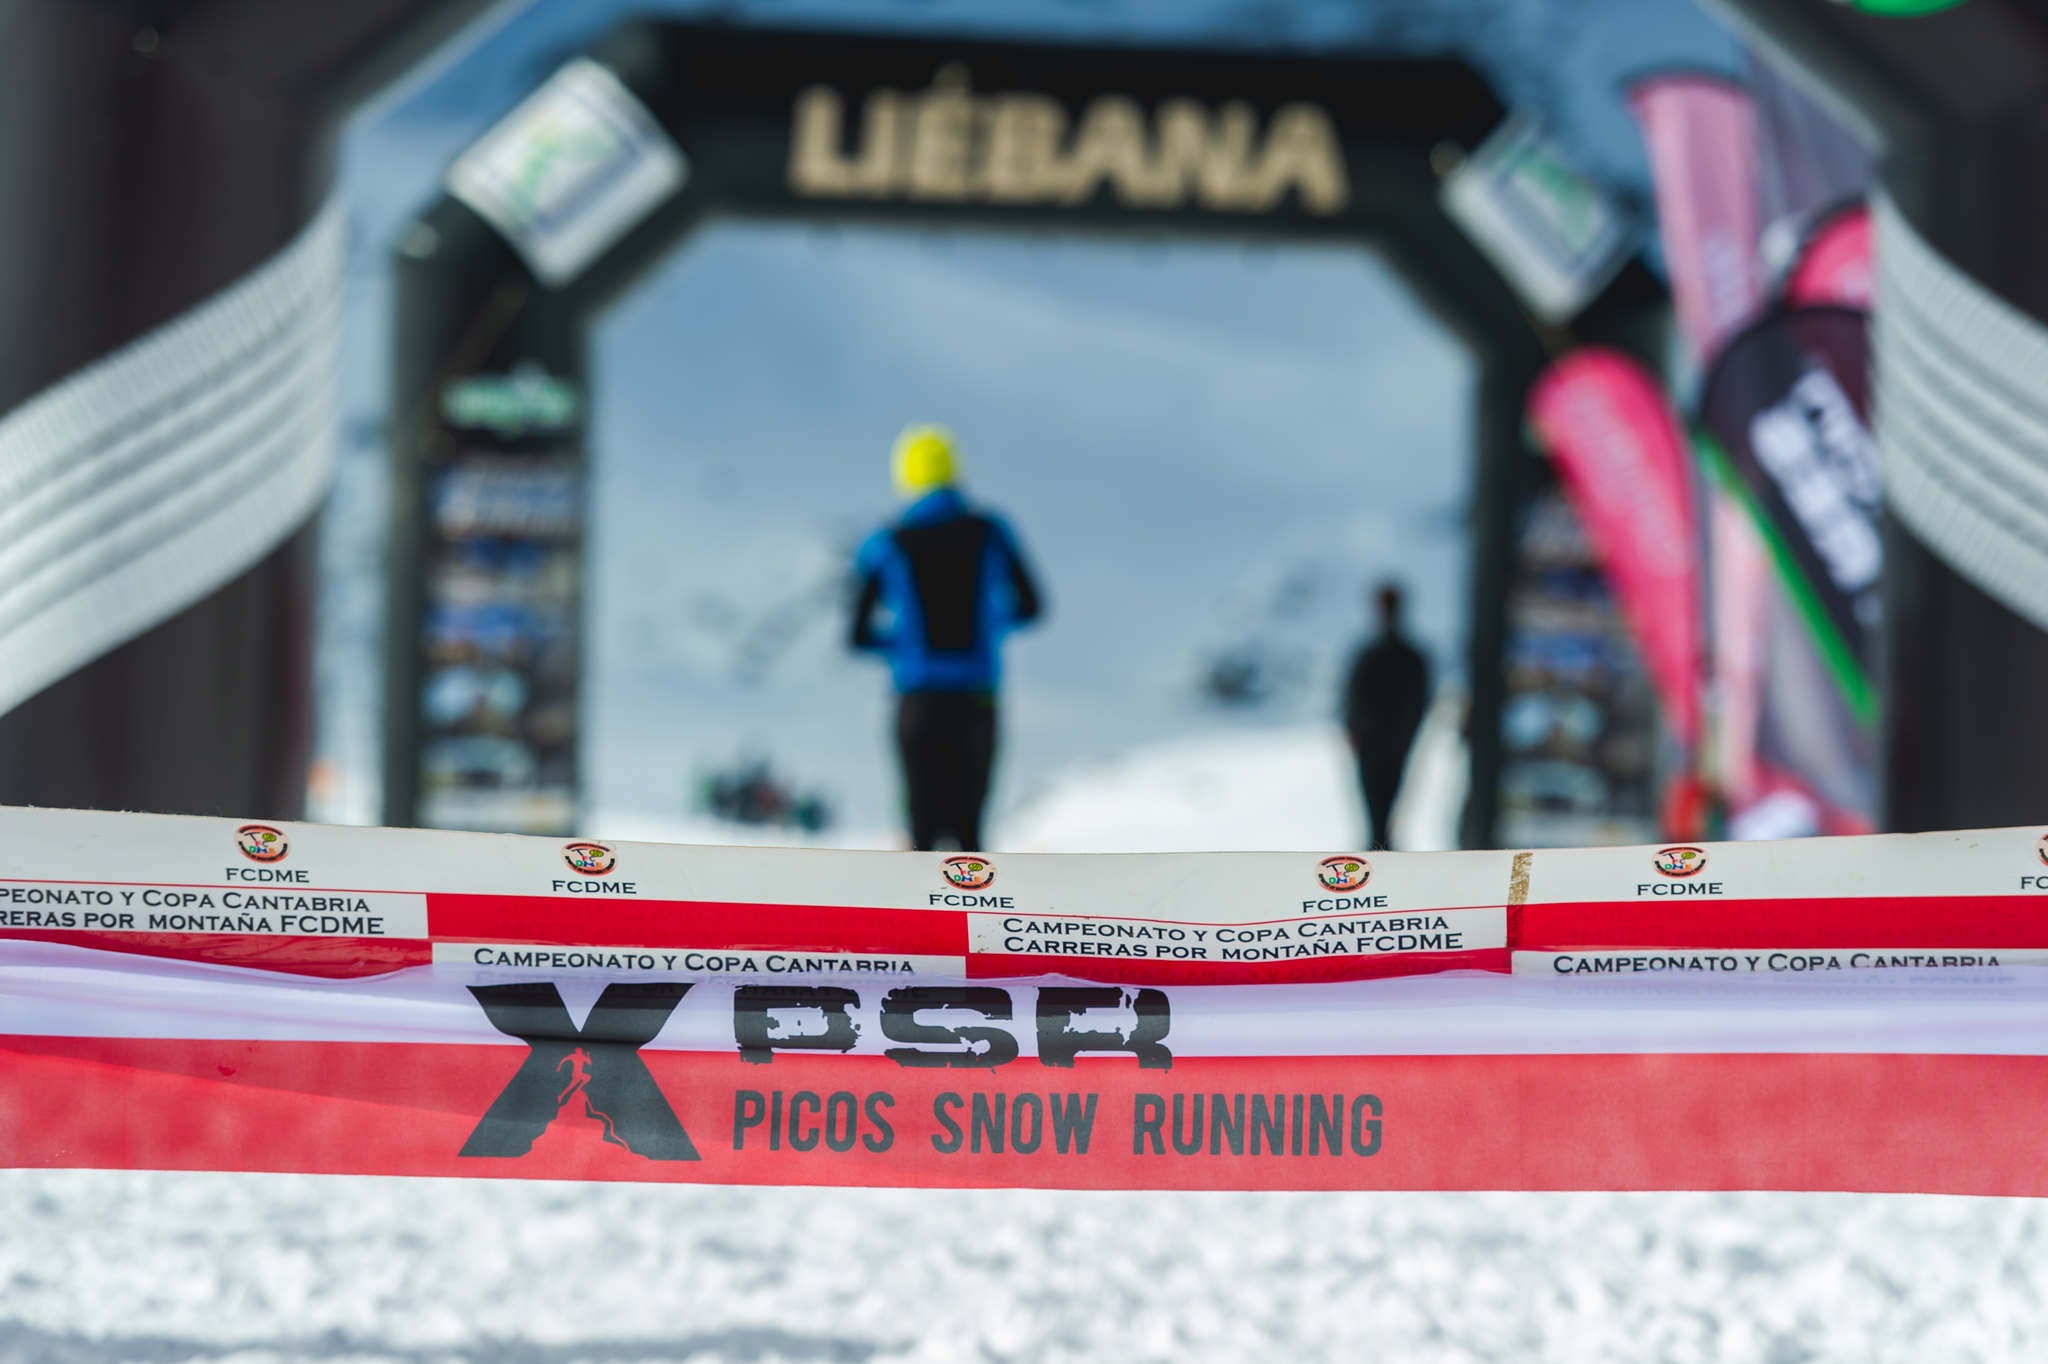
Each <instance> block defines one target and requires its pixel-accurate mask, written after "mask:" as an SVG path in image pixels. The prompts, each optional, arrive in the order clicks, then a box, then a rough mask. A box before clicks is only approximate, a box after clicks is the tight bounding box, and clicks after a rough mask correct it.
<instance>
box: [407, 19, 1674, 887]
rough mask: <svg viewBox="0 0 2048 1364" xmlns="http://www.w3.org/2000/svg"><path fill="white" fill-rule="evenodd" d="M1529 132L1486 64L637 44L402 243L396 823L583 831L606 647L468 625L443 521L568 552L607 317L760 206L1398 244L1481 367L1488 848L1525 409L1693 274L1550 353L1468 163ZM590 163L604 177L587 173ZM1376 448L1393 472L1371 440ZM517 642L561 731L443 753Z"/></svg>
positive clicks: (609, 54) (1617, 304)
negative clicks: (561, 543)
mask: <svg viewBox="0 0 2048 1364" xmlns="http://www.w3.org/2000/svg"><path fill="white" fill-rule="evenodd" d="M1506 113H1507V111H1506V110H1505V109H1503V108H1502V106H1501V105H1500V103H1499V102H1498V100H1497V99H1496V98H1495V97H1494V95H1493V93H1492V91H1491V90H1490V88H1489V87H1488V86H1487V84H1486V82H1485V81H1484V80H1483V79H1482V78H1481V77H1480V76H1479V75H1478V74H1477V73H1476V72H1474V71H1473V70H1472V69H1471V68H1469V67H1468V66H1466V65H1464V64H1463V63H1460V62H1454V61H1412V60H1371V59H1364V58H1358V57H1333V58H1320V57H1317V58H1310V57H1278V56H1245V55H1241V54H1236V53H1229V52H1222V51H1200V50H1178V51H1175V50H1153V49H1141V48H1085V47H1072V46H1055V45H1033V44H1020V43H1006V42H1002V43H999V42H989V41H985V40H967V39H961V40H950V39H948V40H935V39H923V38H903V37H895V36H887V37H884V36H866V35H858V34H852V33H804V32H794V31H775V30H759V29H753V30H750V29H739V28H730V27H724V26H700V25H685V24H680V23H674V22H663V21H655V20H641V21H634V22H631V23H628V24H627V25H625V26H623V27H621V28H620V29H618V30H616V31H615V32H613V33H612V34H611V35H609V36H608V37H607V38H605V39H604V40H603V41H601V42H600V43H599V44H597V45H596V46H595V47H593V48H592V49H591V50H590V51H589V52H588V53H586V54H585V55H584V56H583V57H581V58H578V59H577V60H574V61H572V62H570V63H569V64H568V65H567V66H565V67H564V68H563V69H562V70H561V71H559V72H558V73H557V74H556V75H555V76H554V77H552V78H551V79H550V80H549V81H548V82H547V83H546V84H545V85H543V86H542V87H541V89H540V90H539V91H537V92H536V94H535V95H534V96H533V97H532V98H530V99H529V100H528V102H527V103H526V104H525V105H522V106H521V108H520V109H518V110H516V111H514V113H512V114H511V115H509V116H508V117H507V118H506V119H505V120H504V121H503V122H502V123H500V124H499V125H498V126H497V127H496V128H494V129H493V130H492V131H491V132H490V133H489V134H487V135H486V136H485V137H484V138H483V139H482V140H481V141H480V142H479V143H478V144H476V146H474V147H473V148H471V149H470V151H469V152H467V153H465V154H464V156H463V157H462V158H460V159H459V160H458V162H457V164H456V165H455V167H454V169H453V171H452V172H451V174H450V177H449V192H448V194H447V195H446V196H445V197H444V198H442V199H441V200H440V201H439V202H437V203H435V204H434V205H433V206H431V207H430V208H429V209H428V210H426V211H425V212H424V213H423V214H422V215H421V216H420V217H419V218H418V219H417V220H416V222H415V223H414V225H413V226H412V228H411V229H410V230H409V231H408V232H407V233H406V234H405V235H404V237H403V239H402V241H401V242H400V243H399V246H398V254H397V272H398V288H397V310H398V312H397V320H396V327H395V343H396V354H395V358H394V375H393V389H392V391H393V399H394V404H395V410H396V413H397V420H396V434H395V437H394V457H395V469H396V473H395V486H396V488H397V502H396V513H395V515H396V520H395V523H394V535H395V540H394V545H395V549H396V555H395V559H394V564H395V568H394V574H393V597H392V605H391V615H390V631H389V636H388V638H389V641H390V650H391V652H390V662H389V668H388V673H387V675H388V678H389V681H390V690H389V693H388V698H387V711H386V722H385V723H386V735H387V752H386V802H385V808H384V821H385V822H386V823H387V824H398V825H408V824H415V823H421V822H425V823H448V824H455V825H458V826H461V825H468V826H471V827H479V826H480V827H509V828H522V827H523V828H527V829H530V830H534V831H541V830H548V829H553V828H566V827H568V826H569V825H570V824H571V823H572V822H573V820H574V817H575V809H574V804H575V796H574V782H575V770H576V748H575V719H574V717H575V707H576V699H575V691H576V673H577V667H576V653H577V642H576V641H575V640H574V639H573V638H559V637H558V638H547V637H544V636H543V634H542V633H541V632H540V631H539V630H538V629H537V628H532V629H528V637H525V638H522V637H521V631H522V629H523V628H527V627H526V626H522V623H521V622H520V621H519V620H517V619H508V620H501V621H488V620H483V619H481V618H480V617H479V616H477V615H476V614H475V613H471V615H470V616H469V617H468V618H467V619H465V620H456V619H454V617H453V616H451V614H450V613H449V612H448V611H447V610H446V609H445V608H446V599H443V601H442V602H441V603H440V604H430V602H429V592H430V590H437V589H430V582H431V581H432V580H434V579H435V578H436V577H437V575H438V576H440V577H442V578H444V579H445V577H446V576H447V575H448V574H449V573H451V572H456V573H460V572H466V571H472V570H473V568H474V566H472V565H461V566H455V565H450V564H449V563H448V562H447V561H446V560H445V559H440V560H436V559H435V556H434V555H433V553H432V537H433V534H434V524H433V523H434V521H435V520H436V519H437V518H438V519H443V520H445V518H447V517H449V516H451V515H452V516H454V517H456V518H457V519H462V518H474V517H475V516H476V515H477V514H478V511H477V509H478V508H480V507H485V506H494V507H497V508H498V509H499V514H509V515H511V516H513V517H515V518H523V519H525V520H527V521H529V522H530V521H532V520H534V519H539V520H541V521H546V520H548V519H549V518H550V517H558V518H561V519H560V521H559V523H558V525H557V527H556V531H557V533H558V534H564V535H569V536H573V534H574V530H575V526H576V523H577V514H576V512H575V510H574V509H575V507H576V506H577V505H579V504H580V494H581V479H582V465H583V429H582V424H581V414H580V410H579V402H578V396H579V394H580V392H581V390H582V387H583V380H584V377H585V358H584V357H585V334H586V331H587V328H588V326H589V323H590V320H591V319H592V318H594V317H595V316H596V315H597V314H599V313H600V312H601V311H602V310H603V309H604V308H605V307H606V306H607V305H608V304H609V303H610V302H611V301H612V300H614V299H616V298H618V297H619V296H620V295H621V294H622V293H623V292H625V291H626V290H628V289H630V288H631V287H632V286H633V284H634V282H635V281H636V280H637V279H638V278H639V277H640V275H641V274H642V272H644V271H645V270H647V269H648V268H649V267H650V266H651V265H652V264H654V263H655V262H656V261H658V260H659V259H660V258H661V257H662V256H663V255H665V254H666V253H667V252H669V251H671V250H672V249H674V247H675V246H676V244H677V243H678V242H679V241H681V240H682V239H683V237H684V236H685V235H686V234H687V233H688V232H689V231H690V230H691V229H692V228H693V227H694V226H695V225H696V224H697V223H698V222H700V221H702V220H703V219H705V218H706V217H709V216H713V215H745V216H750V217H806V218H830V219H841V220H847V219H852V220H865V221H884V222H902V223H926V224H945V225H960V226H988V227H1001V228H1006V229H1012V230H1015V229H1025V230H1052V231H1067V232H1076V231H1078V232H1094V233H1112V232H1137V233H1174V234H1184V235H1191V236H1207V237H1223V238H1245V239H1253V238H1259V239H1295V240H1308V241H1325V242H1358V243H1363V244H1370V245H1373V246H1376V247H1378V248H1380V249H1382V250H1384V251H1385V252H1386V253H1387V255H1388V256H1389V258H1390V259H1391V260H1392V261H1393V262H1394V264H1395V265H1396V266H1397V268H1398V269H1399V270H1400V271H1401V272H1402V273H1403V275H1404V276H1405V277H1406V278H1407V280H1408V281H1409V283H1410V285H1411V286H1412V287H1413V288H1414V289H1415V290H1416V292H1417V293H1418V294H1419V295H1420V296H1421V297H1422V298H1423V299H1424V300H1425V302H1426V304H1427V305H1428V306H1430V307H1431V308H1432V309H1433V311H1434V312H1435V313H1436V314H1437V316H1438V317H1440V318H1441V319H1442V320H1443V321H1444V322H1445V323H1446V325H1448V326H1449V327H1450V328H1451V329H1452V330H1453V331H1454V332H1456V333H1457V334H1458V335H1459V336H1460V337H1461V338H1462V339H1463V340H1464V341H1465V342H1466V344H1467V345H1469V346H1470V347H1471V349H1472V351H1473V353H1474V355H1475V356H1476V357H1477V359H1478V362H1479V371H1480V378H1479V383H1478V386H1477V387H1478V393H1477V403H1478V413H1477V421H1476V444H1477V448H1476V450H1475V452H1474V461H1475V471H1476V474H1475V478H1474V480H1473V482H1474V487H1475V494H1476V495H1475V506H1474V517H1475V525H1474V532H1473V544H1474V564H1473V573H1472V579H1473V590H1474V601H1473V606H1472V613H1471V666H1470V673H1471V678H1472V686H1473V711H1472V719H1471V724H1470V731H1471V736H1472V749H1473V767H1474V771H1473V783H1472V789H1473V792H1474V798H1473V800H1472V802H1471V804H1470V807H1469V808H1468V811H1467V816H1466V820H1465V828H1464V831H1463V832H1464V837H1465V841H1466V842H1467V843H1468V844H1471V845H1479V846H1484V845H1487V844H1488V843H1490V841H1491V832H1492V828H1493V821H1494V785H1495V783H1494V774H1495V772H1496V769H1497V766H1498V760H1499V754H1498V750H1499V707H1500V700H1501V697H1500V692H1501V661H1500V660H1501V650H1502V643H1503V639H1502V636H1503V631H1504V598H1505V584H1506V578H1507V574H1508V564H1507V562H1506V556H1507V553H1508V544H1509V533H1508V532H1509V519H1510V517H1511V515H1512V513H1513V509H1514V506H1515V504H1516V502H1517V501H1518V499H1519V497H1520V495H1521V484H1522V481H1523V480H1525V479H1526V478H1528V477H1529V476H1530V470H1529V467H1528V466H1529V465H1531V464H1532V461H1530V460H1528V459H1527V458H1526V456H1525V455H1524V453H1523V446H1522V438H1521V421H1522V406H1523V399H1524V395H1525V392H1526V390H1527V388H1528V385H1529V383H1530V382H1531V381H1532V380H1533V379H1534V377H1535V376H1536V374H1537V372H1538V370H1539V369H1540V368H1541V367H1542V365H1543V364H1544V363H1545V361H1546V359H1547V358H1548V356H1549V355H1550V353H1551V349H1552V347H1554V346H1559V345H1564V344H1569V343H1571V342H1573V341H1585V342H1590V341H1599V342H1603V343H1605V344H1610V345H1619V346H1622V347H1625V348H1627V349H1630V350H1632V351H1635V352H1637V353H1638V354H1642V355H1645V356H1646V357H1652V356H1654V355H1655V354H1656V353H1657V350H1658V347H1659V345H1660V344H1661V332H1662V326H1663V319H1664V316H1665V311H1666V310H1665V303H1664V299H1663V294H1662V290H1661V288H1660V287H1659V286H1658V285H1657V284H1656V283H1655V282H1654V281H1653V280H1652V279H1650V278H1649V276H1648V275H1647V274H1646V273H1645V272H1643V271H1642V270H1641V268H1640V267H1636V266H1632V267H1630V268H1629V269H1627V270H1625V271H1624V272H1623V273H1622V274H1621V275H1620V276H1619V277H1617V278H1616V280H1615V281H1614V282H1613V283H1611V284H1610V285H1609V286H1608V287H1607V289H1606V291H1605V293H1604V294H1602V295H1601V296H1600V297H1599V298H1598V299H1596V300H1595V301H1594V302H1593V303H1592V304H1591V306H1590V307H1588V308H1587V309H1586V310H1585V311H1583V312H1582V313H1580V314H1579V316H1578V318H1577V320H1576V321H1575V322H1574V323H1573V326H1572V330H1571V332H1570V334H1568V335H1567V334H1564V333H1562V332H1552V333H1548V334H1546V333H1544V332H1542V331H1540V330H1539V327H1538V325H1537V324H1536V323H1534V322H1533V321H1532V320H1531V317H1530V315H1529V313H1528V312H1527V311H1525V309H1524V307H1523V305H1522V303H1521V302H1520V301H1519V299H1518V298H1517V296H1516V294H1515V293H1514V292H1513V290H1512V289H1511V288H1510V286H1509V284H1508V283H1507V282H1506V281H1505V280H1504V279H1503V278H1502V276H1501V275H1500V274H1499V273H1498V271H1497V270H1496V269H1495V267H1494V266H1493V265H1492V264H1491V263H1490V262H1489V261H1488V259H1487V258H1486V256H1485V255H1483V254H1482V253H1481V252H1480V250H1479V249H1478V248H1477V247H1475V246H1474V245H1473V243H1472V242H1471V241H1470V240H1469V239H1468V238H1467V236H1466V235H1465V233H1464V232H1463V231H1462V230H1461V229H1460V228H1459V227H1458V226H1457V225H1456V224H1455V223H1454V222H1453V221H1452V220H1451V219H1450V218H1449V217H1447V216H1446V215H1445V212H1444V210H1443V208H1442V207H1441V204H1440V202H1439V193H1438V191H1439V183H1438V182H1439V176H1438V170H1437V167H1438V166H1440V165H1441V163H1442V158H1443V157H1444V155H1445V153H1446V152H1447V151H1450V152H1463V151H1466V150H1469V149H1472V148H1474V147H1476V146H1477V145H1478V144H1479V143H1480V142H1481V141H1482V140H1483V139H1485V137H1486V136H1487V135H1488V134H1489V133H1491V132H1492V131H1494V129H1495V128H1496V127H1497V126H1498V125H1500V124H1501V123H1502V121H1503V119H1504V117H1505V116H1506ZM578 148H581V149H582V151H581V153H579V152H578V150H577V149H578ZM579 154H582V155H584V156H585V157H586V158H587V160H586V163H585V164H583V165H581V166H579V167H576V168H574V169H569V168H567V166H568V161H569V160H570V159H572V158H574V157H575V156H577V155H579ZM1360 446H1361V451H1362V452H1363V453H1364V457H1365V458H1369V452H1370V449H1371V433H1370V432H1363V433H1360ZM1362 464H1363V467H1362V469H1361V486H1362V487H1364V488H1366V489H1368V490H1369V488H1370V479H1371V477H1372V474H1371V469H1370V465H1369V464H1364V462H1363V459H1362ZM430 504H431V511H430ZM471 524H474V521H473V520H472V521H471ZM563 557H564V563H563V564H562V565H561V566H560V568H559V571H556V570H545V571H546V572H552V573H553V574H554V578H555V581H556V583H557V586H558V587H559V586H560V582H561V579H563V578H565V577H573V576H575V562H574V560H575V551H574V550H573V548H571V549H570V550H568V551H566V552H565V554H564V556H563ZM500 567H502V566H500ZM507 571H514V570H507ZM516 571H518V572H521V573H524V574H526V575H527V576H528V577H529V578H532V577H535V576H538V575H540V574H541V573H542V572H543V571H544V570H541V569H538V568H535V567H534V566H533V565H528V566H526V567H525V568H521V569H518V570H516ZM569 590H570V591H571V592H573V591H575V590H576V589H575V588H574V586H573V584H572V585H571V586H570V588H569ZM572 610H573V607H572ZM492 631H496V632H498V634H499V636H500V640H501V644H502V645H503V648H502V649H500V651H499V652H500V653H502V652H504V651H506V650H509V651H511V652H514V653H517V654H518V655H519V656H520V661H521V663H522V665H523V666H525V667H526V668H527V673H528V676H529V678H530V679H531V685H532V687H533V688H534V695H535V697H536V698H537V699H538V705H537V707H535V708H530V709H529V714H532V713H534V711H535V709H537V710H538V711H539V713H542V714H546V715H549V716H551V717H552V718H551V720H550V722H549V726H548V733H547V735H546V737H545V738H544V739H539V740H534V739H531V738H529V739H526V740H525V741H524V743H525V748H524V751H523V753H522V750H521V749H520V748H519V747H516V746H513V747H508V746H505V745H500V746H498V747H497V748H496V749H495V750H494V749H493V748H492V747H491V746H490V745H488V744H485V745H476V746H473V748H472V750H471V751H469V752H468V753H467V754H465V752H464V751H462V750H461V747H460V745H457V746H453V747H454V751H453V756H452V757H451V756H450V755H451V746H450V745H447V744H442V745H439V746H436V745H432V744H430V743H429V742H428V739H429V736H430V733H431V731H432V717H431V716H429V715H425V714H423V707H425V706H426V705H428V704H429V702H428V701H426V700H425V699H423V684H424V683H425V682H426V681H427V665H428V661H429V658H430V656H431V657H436V658H438V659H440V660H441V661H446V660H447V659H448V658H459V657H462V656H464V651H465V650H468V651H471V652H474V650H475V649H476V647H477V644H478V636H479V635H480V634H483V633H488V632H492ZM568 633H569V634H570V635H573V634H574V631H573V630H571V631H569V632H568ZM487 647H488V646H487ZM457 703H458V704H459V698H457ZM465 742H466V741H465ZM423 766H426V767H429V768H430V769H431V770H430V771H429V772H426V773H423ZM507 776H513V777H516V778H517V780H518V783H519V784H522V785H525V786H527V787H528V788H529V790H531V789H532V788H534V787H538V788H540V789H539V793H538V794H536V795H533V796H531V797H530V798H528V799H525V800H524V802H523V803H522V804H520V805H518V806H517V808H513V807H510V806H508V805H506V804H505V803H504V802H502V801H498V802H496V803H493V800H492V798H491V797H490V796H489V795H488V794H479V791H478V789H477V788H486V789H487V788H488V787H489V785H490V784H491V783H494V782H497V781H501V780H503V779H505V778H506V777H507Z"/></svg>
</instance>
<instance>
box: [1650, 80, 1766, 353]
mask: <svg viewBox="0 0 2048 1364" xmlns="http://www.w3.org/2000/svg"><path fill="white" fill-rule="evenodd" d="M1628 96H1629V110H1630V112H1631V113H1633V114H1634V115H1635V120H1636V127H1637V130H1638V131H1640V132H1641V133H1642V136H1643V145H1644V146H1645V147H1646V148H1647V149H1648V151H1649V154H1650V176H1651V179H1652V181H1653V183H1654V187H1655V190H1656V196H1657V225H1658V229H1659V233H1660V235H1661V237H1662V239H1663V243H1664V259H1665V263H1666V266H1667V267H1668V269H1669V271H1670V276H1671V302H1672V306H1673V309H1674V310H1675V311H1676V313H1677V315H1678V329H1679V332H1680V334H1681V335H1682V336H1683V338H1684V340H1685V348H1686V352H1687V354H1688V355H1690V357H1691V358H1692V361H1693V363H1694V364H1696V365H1704V364H1706V363H1707V362H1708V361H1709V360H1711V359H1712V358H1713V356H1714V355H1715V354H1716V352H1718V350H1719V349H1720V346H1721V343H1722V342H1723V341H1725V340H1726V339H1727V338H1728V337H1729V336H1731V335H1733V334H1734V333H1735V331H1736V330H1737V329H1739V328H1740V327H1742V326H1743V325H1744V324H1745V323H1747V322H1748V321H1749V320H1750V317H1751V315H1752V314H1753V313H1754V312H1755V311H1756V307H1757V304H1758V303H1759V302H1760V301H1761V300H1762V298H1763V293H1764V285H1763V272H1762V265H1761V262H1760V261H1759V260H1758V257H1757V188H1756V185H1757V179H1756V110H1755V107H1754V106H1753V105H1752V103H1751V101H1750V96H1749V92H1748V91H1746V90H1744V89H1743V88H1742V87H1741V86H1739V85H1736V84H1735V83H1733V82H1731V81H1728V80H1724V79H1722V78H1720V77H1717V76H1710V75H1706V74H1703V73H1700V72H1692V71H1680V72H1673V73H1669V74H1664V75H1656V76H1650V77H1648V78H1646V79H1644V80H1640V81H1637V82H1636V83H1635V84H1634V85H1632V86H1631V87H1630V88H1629V92H1628Z"/></svg>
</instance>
